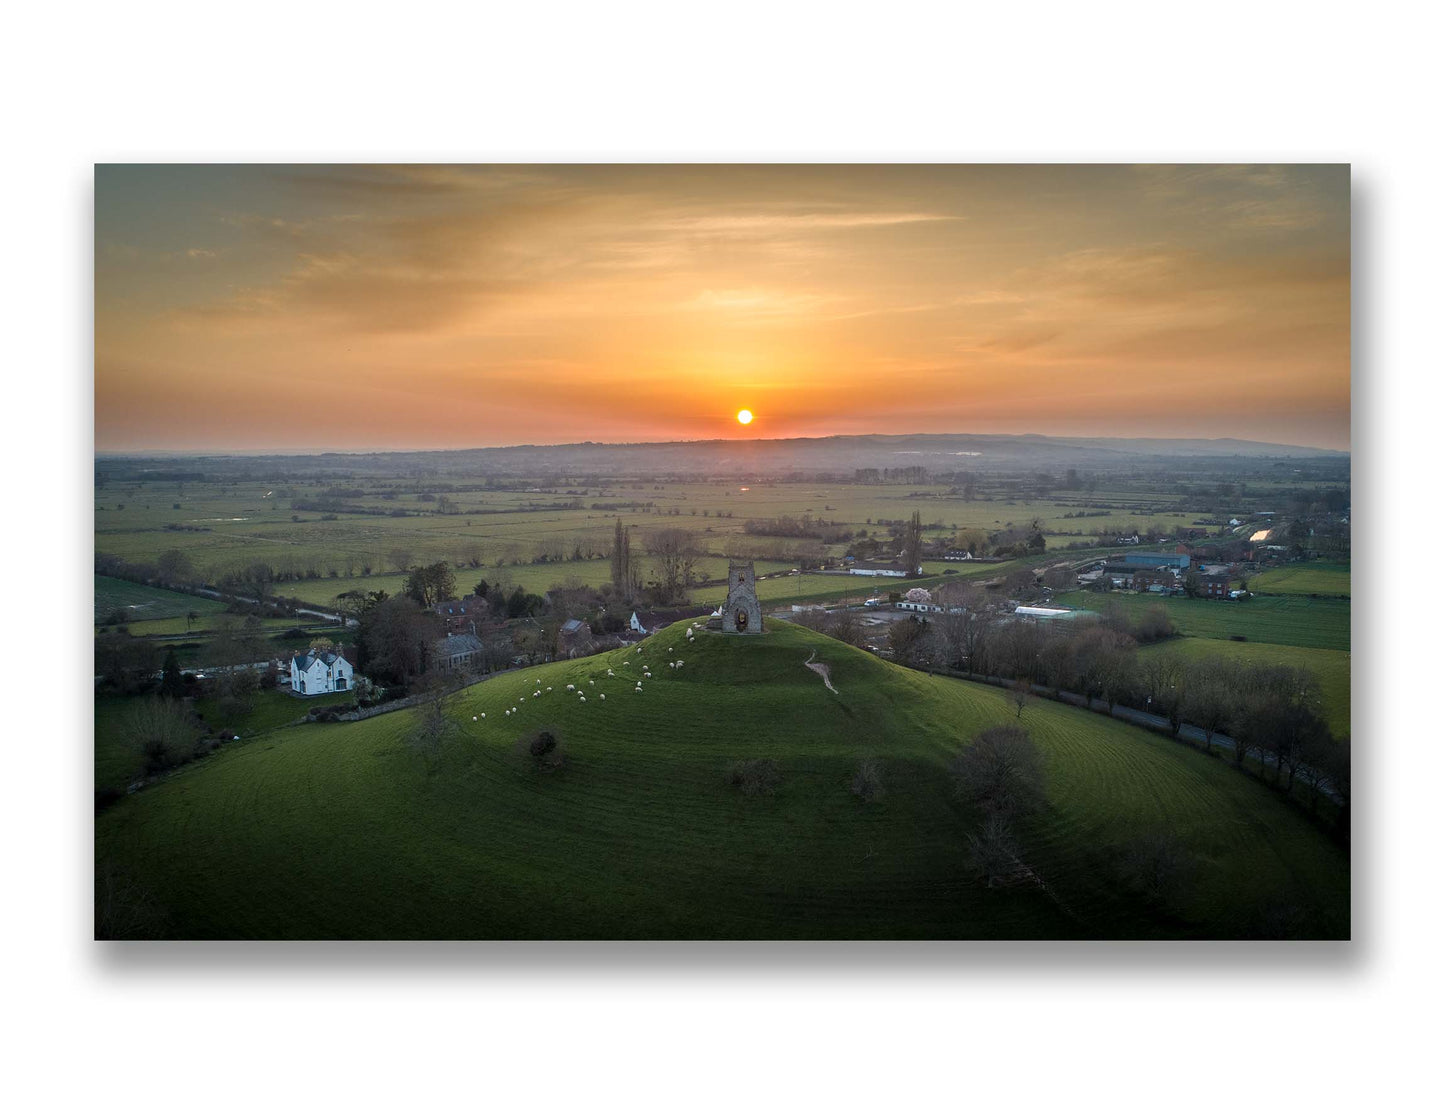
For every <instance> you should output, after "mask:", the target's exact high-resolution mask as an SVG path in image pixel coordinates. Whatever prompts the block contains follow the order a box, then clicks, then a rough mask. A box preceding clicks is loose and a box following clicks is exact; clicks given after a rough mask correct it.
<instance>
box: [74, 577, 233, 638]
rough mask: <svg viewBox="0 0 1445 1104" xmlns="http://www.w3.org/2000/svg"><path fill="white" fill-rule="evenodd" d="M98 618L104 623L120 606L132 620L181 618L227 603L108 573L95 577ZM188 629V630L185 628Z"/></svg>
mask: <svg viewBox="0 0 1445 1104" xmlns="http://www.w3.org/2000/svg"><path fill="white" fill-rule="evenodd" d="M94 578H95V621H96V624H100V623H101V622H102V621H104V620H105V619H106V618H107V617H109V616H110V615H111V614H112V613H114V612H115V611H116V610H118V609H124V610H125V611H126V615H127V617H128V618H129V619H130V620H132V621H158V620H164V619H174V618H177V617H178V618H180V619H181V620H182V621H184V620H185V615H186V614H187V613H188V612H189V611H191V610H194V611H195V612H197V613H203V614H205V613H222V612H224V611H225V609H226V606H225V604H224V603H222V602H217V601H215V600H214V599H212V598H198V597H195V596H194V595H190V594H178V593H176V592H175V591H173V590H162V589H160V588H158V587H148V586H143V585H141V584H140V583H132V582H128V581H126V580H125V579H112V578H110V577H109V576H106V575H96V576H95V577H94ZM182 631H184V630H182Z"/></svg>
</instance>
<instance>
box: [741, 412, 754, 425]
mask: <svg viewBox="0 0 1445 1104" xmlns="http://www.w3.org/2000/svg"><path fill="white" fill-rule="evenodd" d="M752 420H753V412H752V411H751V410H739V411H738V421H740V422H741V423H742V424H743V425H747V424H748V423H749V422H750V421H752Z"/></svg>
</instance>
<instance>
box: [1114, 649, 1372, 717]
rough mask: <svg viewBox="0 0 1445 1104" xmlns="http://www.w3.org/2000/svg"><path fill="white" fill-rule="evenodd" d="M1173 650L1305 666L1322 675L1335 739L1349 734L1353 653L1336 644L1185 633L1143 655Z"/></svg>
mask: <svg viewBox="0 0 1445 1104" xmlns="http://www.w3.org/2000/svg"><path fill="white" fill-rule="evenodd" d="M1160 653H1171V654H1175V655H1179V656H1182V657H1183V658H1185V659H1190V660H1196V659H1205V658H1210V657H1214V656H1220V657H1223V658H1225V659H1234V660H1239V661H1240V662H1243V663H1250V664H1259V665H1261V666H1263V665H1281V664H1282V665H1284V666H1288V667H1303V668H1305V669H1306V670H1308V671H1310V672H1312V673H1313V674H1314V676H1315V677H1316V678H1317V679H1319V682H1320V692H1321V694H1322V695H1323V697H1324V707H1325V719H1326V720H1327V721H1328V722H1329V725H1330V731H1331V732H1332V733H1334V735H1335V738H1336V739H1344V738H1346V737H1348V736H1349V735H1350V654H1349V652H1344V651H1340V650H1339V649H1337V648H1292V647H1288V646H1286V645H1283V644H1241V643H1239V642H1238V641H1234V640H1216V639H1210V638H1207V637H1184V638H1181V639H1175V640H1168V641H1164V642H1163V643H1160V644H1151V645H1149V646H1148V647H1147V648H1145V649H1144V650H1143V651H1141V652H1140V653H1139V654H1140V656H1149V655H1156V654H1160Z"/></svg>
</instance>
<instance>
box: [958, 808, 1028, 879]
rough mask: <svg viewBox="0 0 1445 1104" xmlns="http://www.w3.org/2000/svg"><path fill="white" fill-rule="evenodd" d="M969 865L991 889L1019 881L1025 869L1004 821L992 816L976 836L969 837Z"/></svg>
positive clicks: (1010, 832) (971, 833)
mask: <svg viewBox="0 0 1445 1104" xmlns="http://www.w3.org/2000/svg"><path fill="white" fill-rule="evenodd" d="M968 862H969V865H970V866H971V867H972V868H973V869H974V871H975V872H976V873H977V874H978V876H979V877H981V878H982V879H983V880H984V883H985V884H986V885H987V886H988V887H989V888H990V889H992V888H994V887H995V886H1001V885H1009V884H1011V883H1012V882H1014V881H1016V880H1017V879H1018V877H1019V874H1020V872H1021V871H1024V870H1025V869H1026V867H1024V864H1023V860H1022V859H1020V858H1019V844H1018V840H1017V839H1015V838H1014V834H1013V829H1012V828H1011V827H1010V826H1009V820H1008V818H1007V817H1005V816H1000V815H998V814H997V813H995V814H991V815H989V816H987V817H985V818H984V821H983V824H982V826H981V827H980V828H979V830H978V831H977V832H970V833H969V835H968Z"/></svg>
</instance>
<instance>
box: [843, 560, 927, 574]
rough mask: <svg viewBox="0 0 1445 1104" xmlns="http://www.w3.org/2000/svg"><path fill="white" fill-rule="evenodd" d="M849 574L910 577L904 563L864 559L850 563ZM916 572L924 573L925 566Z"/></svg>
mask: <svg viewBox="0 0 1445 1104" xmlns="http://www.w3.org/2000/svg"><path fill="white" fill-rule="evenodd" d="M848 574H849V575H885V576H887V577H888V578H890V579H906V578H908V572H907V571H905V570H904V569H903V565H902V564H885V563H870V562H868V561H866V560H865V561H863V562H862V563H855V564H851V565H849V567H848ZM914 574H915V575H922V574H923V568H922V567H920V568H918V569H917V570H916V571H915V572H914Z"/></svg>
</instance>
